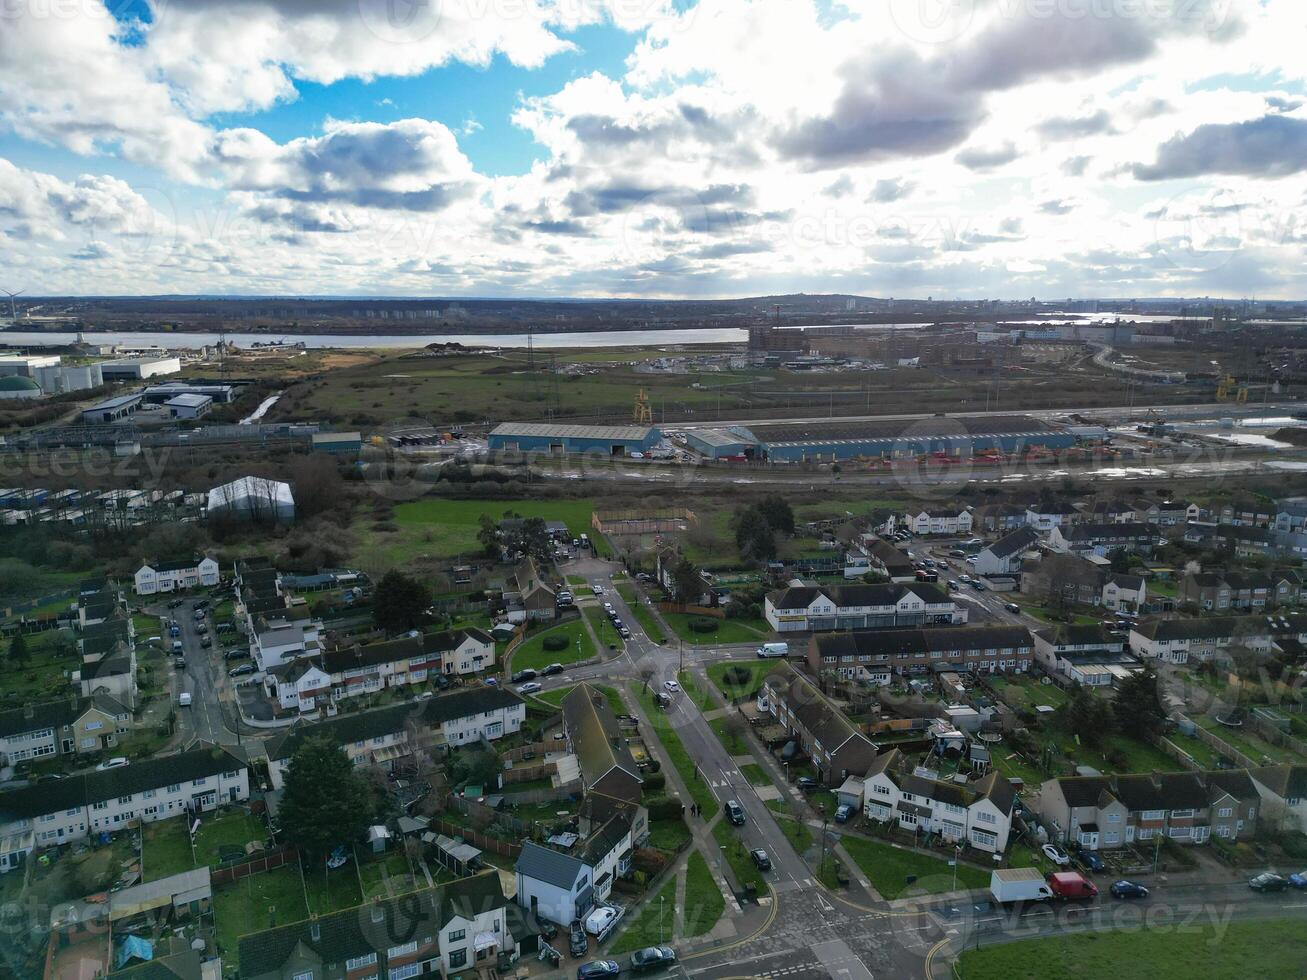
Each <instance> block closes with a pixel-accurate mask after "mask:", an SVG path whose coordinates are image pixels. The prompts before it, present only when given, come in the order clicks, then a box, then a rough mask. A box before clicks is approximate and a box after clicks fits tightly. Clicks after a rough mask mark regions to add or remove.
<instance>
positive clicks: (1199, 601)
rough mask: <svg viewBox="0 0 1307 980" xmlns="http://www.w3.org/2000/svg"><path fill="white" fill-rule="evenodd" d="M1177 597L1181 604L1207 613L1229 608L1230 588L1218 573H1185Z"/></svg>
mask: <svg viewBox="0 0 1307 980" xmlns="http://www.w3.org/2000/svg"><path fill="white" fill-rule="evenodd" d="M1177 597H1178V598H1179V600H1180V601H1181V602H1183V603H1192V604H1193V605H1195V606H1197V607H1198V608H1199V609H1206V610H1207V611H1209V612H1223V611H1225V610H1227V609H1229V608H1230V586H1229V585H1227V584H1226V582H1225V577H1224V576H1223V575H1221V573H1220V572H1187V573H1186V574H1185V577H1184V579H1183V580H1181V582H1180V591H1179V593H1178V595H1177Z"/></svg>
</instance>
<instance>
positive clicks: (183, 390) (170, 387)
mask: <svg viewBox="0 0 1307 980" xmlns="http://www.w3.org/2000/svg"><path fill="white" fill-rule="evenodd" d="M238 394H239V390H238V388H237V386H236V385H234V384H227V383H226V382H220V381H165V382H163V383H162V384H157V385H150V386H149V387H148V388H146V389H145V400H146V401H147V402H154V403H157V404H163V403H165V402H168V401H170V400H171V399H173V398H176V397H177V396H178V395H207V396H208V397H209V398H212V399H213V401H214V402H215V403H216V404H219V405H226V404H227V403H229V402H233V401H235V400H236V396H237V395H238Z"/></svg>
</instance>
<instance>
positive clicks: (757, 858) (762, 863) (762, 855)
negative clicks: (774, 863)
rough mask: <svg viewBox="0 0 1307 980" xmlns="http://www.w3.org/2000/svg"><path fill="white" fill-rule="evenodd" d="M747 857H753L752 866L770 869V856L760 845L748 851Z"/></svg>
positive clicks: (760, 869)
mask: <svg viewBox="0 0 1307 980" xmlns="http://www.w3.org/2000/svg"><path fill="white" fill-rule="evenodd" d="M749 857H751V858H753V863H754V866H755V867H756V868H757V869H758V870H759V871H770V870H771V858H769V857H768V856H767V852H766V851H764V850H763V849H762V848H761V847H755V848H754V849H753V850H752V851H750V852H749Z"/></svg>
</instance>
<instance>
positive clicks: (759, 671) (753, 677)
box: [708, 660, 776, 700]
mask: <svg viewBox="0 0 1307 980" xmlns="http://www.w3.org/2000/svg"><path fill="white" fill-rule="evenodd" d="M775 666H776V662H775V661H774V660H730V661H724V662H722V663H716V664H711V665H709V667H708V679H709V680H710V681H712V682H713V684H715V685H716V686H717V690H719V691H721V692H722V694H723V695H724V696H725V697H726V699H727V700H732V699H734V698H741V697H751V696H752V695H754V694H757V693H758V688H760V687H762V680H763V678H764V677H766V676H767V672H768V671H769V670H771V669H773V668H774V667H775ZM732 668H737V669H743V670H747V671H748V672H749V676H748V679H747V680H746V681H745V682H744V683H743V684H728V683H727V682H726V672H727V671H728V670H731V669H732Z"/></svg>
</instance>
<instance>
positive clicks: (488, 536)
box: [477, 514, 499, 558]
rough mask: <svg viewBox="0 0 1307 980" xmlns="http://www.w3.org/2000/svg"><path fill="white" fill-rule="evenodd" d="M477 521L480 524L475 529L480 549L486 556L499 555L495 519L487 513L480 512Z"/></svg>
mask: <svg viewBox="0 0 1307 980" xmlns="http://www.w3.org/2000/svg"><path fill="white" fill-rule="evenodd" d="M477 523H478V524H480V525H481V527H480V530H478V531H477V541H478V543H480V545H481V550H482V551H483V552H485V555H486V557H487V558H498V557H499V527H498V525H496V524H495V519H494V518H493V517H491V516H490V515H489V514H482V515H481V516H480V517H479V518H478V519H477Z"/></svg>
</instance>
